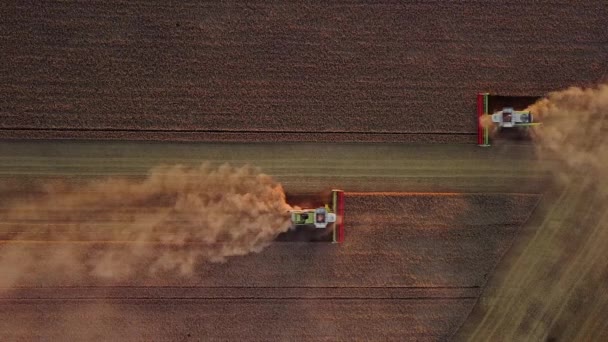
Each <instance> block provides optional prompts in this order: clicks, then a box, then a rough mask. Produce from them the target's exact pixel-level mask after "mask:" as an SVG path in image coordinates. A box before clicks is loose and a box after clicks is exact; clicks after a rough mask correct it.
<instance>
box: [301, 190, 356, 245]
mask: <svg viewBox="0 0 608 342" xmlns="http://www.w3.org/2000/svg"><path fill="white" fill-rule="evenodd" d="M290 214H291V228H292V229H293V230H296V229H298V230H307V229H314V230H322V229H331V231H333V239H332V240H333V242H342V240H343V238H344V191H342V190H332V205H331V206H330V205H329V204H326V205H325V206H324V207H318V208H314V209H299V210H291V211H290Z"/></svg>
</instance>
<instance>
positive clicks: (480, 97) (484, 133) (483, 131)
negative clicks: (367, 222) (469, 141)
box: [477, 93, 490, 146]
mask: <svg viewBox="0 0 608 342" xmlns="http://www.w3.org/2000/svg"><path fill="white" fill-rule="evenodd" d="M489 96H490V94H489V93H478V94H477V145H479V146H490V141H489V140H490V137H489V135H490V134H489V131H488V128H487V127H484V126H483V125H482V123H481V118H482V117H483V116H484V115H487V114H488V97H489Z"/></svg>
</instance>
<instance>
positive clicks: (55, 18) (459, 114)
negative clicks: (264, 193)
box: [0, 0, 608, 142]
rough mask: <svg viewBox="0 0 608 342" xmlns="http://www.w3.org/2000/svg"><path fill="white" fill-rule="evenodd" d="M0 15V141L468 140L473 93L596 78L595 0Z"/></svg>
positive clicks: (524, 90)
mask: <svg viewBox="0 0 608 342" xmlns="http://www.w3.org/2000/svg"><path fill="white" fill-rule="evenodd" d="M0 17H2V21H0V33H1V35H2V37H3V38H2V49H0V60H2V63H1V64H0V75H2V76H1V77H2V80H1V82H0V129H2V130H1V131H0V138H87V139H89V138H92V137H93V138H108V139H154V140H156V139H158V140H164V139H170V140H213V141H226V140H230V141H232V140H240V141H247V140H253V141H260V140H261V141H284V140H288V141H299V140H322V141H359V140H360V141H431V142H435V141H436V142H474V141H475V140H474V139H475V138H474V136H475V132H476V119H475V94H476V93H477V92H478V91H489V92H493V93H501V94H507V95H534V96H536V95H543V94H545V93H547V92H548V91H551V90H554V89H559V88H563V87H567V86H570V85H585V84H591V83H596V82H599V81H602V80H606V79H607V78H608V74H607V70H608V61H607V59H606V41H607V39H608V30H606V29H605V19H606V17H608V10H607V7H606V6H605V2H604V1H600V0H598V1H587V2H584V3H580V2H567V1H561V2H548V1H543V2H534V3H530V2H529V1H520V0H516V1H509V2H500V3H497V2H495V3H492V4H484V3H480V2H458V3H448V2H434V1H432V2H414V3H409V4H403V3H399V2H393V1H380V2H374V3H373V4H351V5H342V4H339V5H322V6H321V5H310V4H294V3H290V4H281V3H276V4H219V3H199V2H189V1H187V2H180V4H179V5H176V4H168V3H166V2H164V1H152V2H127V1H104V2H94V3H89V2H87V3H84V2H55V3H45V4H34V3H25V2H23V3H17V4H12V5H0ZM47 128H52V129H54V131H32V129H47ZM82 129H85V131H80V130H82ZM74 130H76V131H74ZM88 130H95V131H88ZM122 130H126V131H122ZM158 130H161V132H158ZM173 130H181V132H178V133H173V132H171V131H173ZM254 131H264V132H269V133H255V132H254ZM143 132H145V133H143ZM307 132H315V134H313V135H309V134H307ZM320 132H323V133H320ZM332 132H334V133H332ZM335 132H339V133H335ZM349 132H351V133H349ZM380 132H382V133H391V134H374V135H371V134H369V133H380ZM446 134H447V136H446Z"/></svg>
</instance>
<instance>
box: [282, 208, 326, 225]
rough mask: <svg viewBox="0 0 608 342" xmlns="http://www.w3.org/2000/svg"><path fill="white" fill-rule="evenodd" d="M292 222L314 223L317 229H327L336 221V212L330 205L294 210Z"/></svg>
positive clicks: (296, 223) (297, 223)
mask: <svg viewBox="0 0 608 342" xmlns="http://www.w3.org/2000/svg"><path fill="white" fill-rule="evenodd" d="M291 222H292V223H293V224H294V225H296V226H298V225H314V226H315V228H317V229H325V228H327V225H328V224H330V223H334V222H336V214H335V213H332V212H331V211H330V209H329V206H325V207H321V208H316V209H303V210H293V211H292V212H291Z"/></svg>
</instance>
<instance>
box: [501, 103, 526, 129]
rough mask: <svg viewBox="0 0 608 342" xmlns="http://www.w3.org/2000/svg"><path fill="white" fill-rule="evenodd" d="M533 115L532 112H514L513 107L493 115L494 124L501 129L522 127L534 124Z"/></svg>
mask: <svg viewBox="0 0 608 342" xmlns="http://www.w3.org/2000/svg"><path fill="white" fill-rule="evenodd" d="M532 119H533V116H532V113H530V111H525V110H523V111H520V110H514V109H513V107H505V108H503V109H502V110H500V111H498V112H496V113H494V114H492V122H493V123H494V124H496V125H498V126H499V127H522V126H529V125H530V124H531V123H532Z"/></svg>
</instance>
